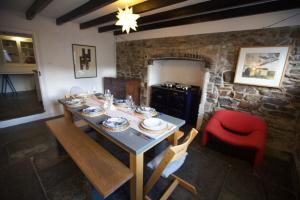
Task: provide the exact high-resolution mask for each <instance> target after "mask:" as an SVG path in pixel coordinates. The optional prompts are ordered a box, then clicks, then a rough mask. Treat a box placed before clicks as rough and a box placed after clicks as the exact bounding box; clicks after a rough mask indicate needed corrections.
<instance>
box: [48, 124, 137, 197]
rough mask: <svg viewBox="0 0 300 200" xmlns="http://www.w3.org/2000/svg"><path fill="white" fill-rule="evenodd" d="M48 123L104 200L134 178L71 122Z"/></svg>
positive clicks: (121, 164)
mask: <svg viewBox="0 0 300 200" xmlns="http://www.w3.org/2000/svg"><path fill="white" fill-rule="evenodd" d="M46 123H47V125H48V127H49V128H50V129H51V131H52V133H53V134H54V136H55V137H56V138H57V139H58V141H59V142H60V144H61V145H62V146H63V147H64V148H65V150H66V151H67V152H68V154H69V155H70V156H71V157H72V159H73V160H74V162H75V163H76V164H77V165H78V167H79V168H80V169H81V171H82V172H83V173H84V174H85V176H86V177H87V178H88V179H89V181H90V182H91V183H92V184H93V185H94V187H95V188H96V189H97V191H98V192H99V193H100V194H101V195H102V196H103V197H104V198H105V197H107V196H108V195H110V194H111V193H112V192H114V191H115V190H116V189H118V188H119V187H120V186H121V185H123V184H124V183H125V182H126V181H128V180H129V179H130V178H131V177H132V176H133V173H132V172H131V171H130V170H129V168H127V167H126V166H125V165H124V164H123V163H121V162H120V161H119V160H118V159H116V158H115V157H114V156H112V155H111V154H110V153H109V152H107V151H106V150H105V149H104V148H103V147H101V146H100V145H99V144H98V143H97V142H95V141H94V140H93V139H91V138H90V137H89V136H88V135H86V134H85V133H83V132H82V131H81V130H80V129H79V128H77V127H75V126H74V124H73V123H71V122H70V121H68V120H65V119H64V118H58V119H53V120H50V121H47V122H46Z"/></svg>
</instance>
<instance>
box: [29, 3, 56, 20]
mask: <svg viewBox="0 0 300 200" xmlns="http://www.w3.org/2000/svg"><path fill="white" fill-rule="evenodd" d="M52 1H53V0H35V1H34V2H33V4H32V5H31V6H30V7H29V8H28V10H27V11H26V13H25V14H26V19H28V20H32V19H33V18H34V17H35V15H36V14H38V13H39V12H41V11H42V10H43V9H44V8H46V7H47V6H48V5H49V3H51V2H52Z"/></svg>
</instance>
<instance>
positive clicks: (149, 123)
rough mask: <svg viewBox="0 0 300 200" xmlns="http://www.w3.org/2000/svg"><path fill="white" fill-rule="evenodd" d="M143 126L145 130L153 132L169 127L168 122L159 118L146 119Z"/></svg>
mask: <svg viewBox="0 0 300 200" xmlns="http://www.w3.org/2000/svg"><path fill="white" fill-rule="evenodd" d="M141 124H142V126H143V127H144V128H145V129H148V130H152V131H159V130H162V129H164V128H166V126H167V122H165V121H164V120H162V119H159V118H149V119H145V120H144V121H143V122H142V123H141Z"/></svg>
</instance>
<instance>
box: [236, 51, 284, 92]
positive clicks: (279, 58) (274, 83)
mask: <svg viewBox="0 0 300 200" xmlns="http://www.w3.org/2000/svg"><path fill="white" fill-rule="evenodd" d="M288 54H289V46H274V47H242V48H240V51H239V57H238V61H237V66H236V71H235V77H234V83H238V84H245V85H255V86H262V87H273V88H280V87H281V82H282V79H283V77H284V73H285V68H286V64H287V59H288Z"/></svg>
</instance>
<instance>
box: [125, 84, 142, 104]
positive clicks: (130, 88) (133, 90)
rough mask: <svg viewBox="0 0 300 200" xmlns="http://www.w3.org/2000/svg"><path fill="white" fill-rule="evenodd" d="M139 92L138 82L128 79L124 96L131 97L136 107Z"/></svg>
mask: <svg viewBox="0 0 300 200" xmlns="http://www.w3.org/2000/svg"><path fill="white" fill-rule="evenodd" d="M140 90H141V88H140V80H138V79H130V80H127V81H126V96H128V95H131V96H132V99H133V101H134V103H135V104H136V105H140Z"/></svg>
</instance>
